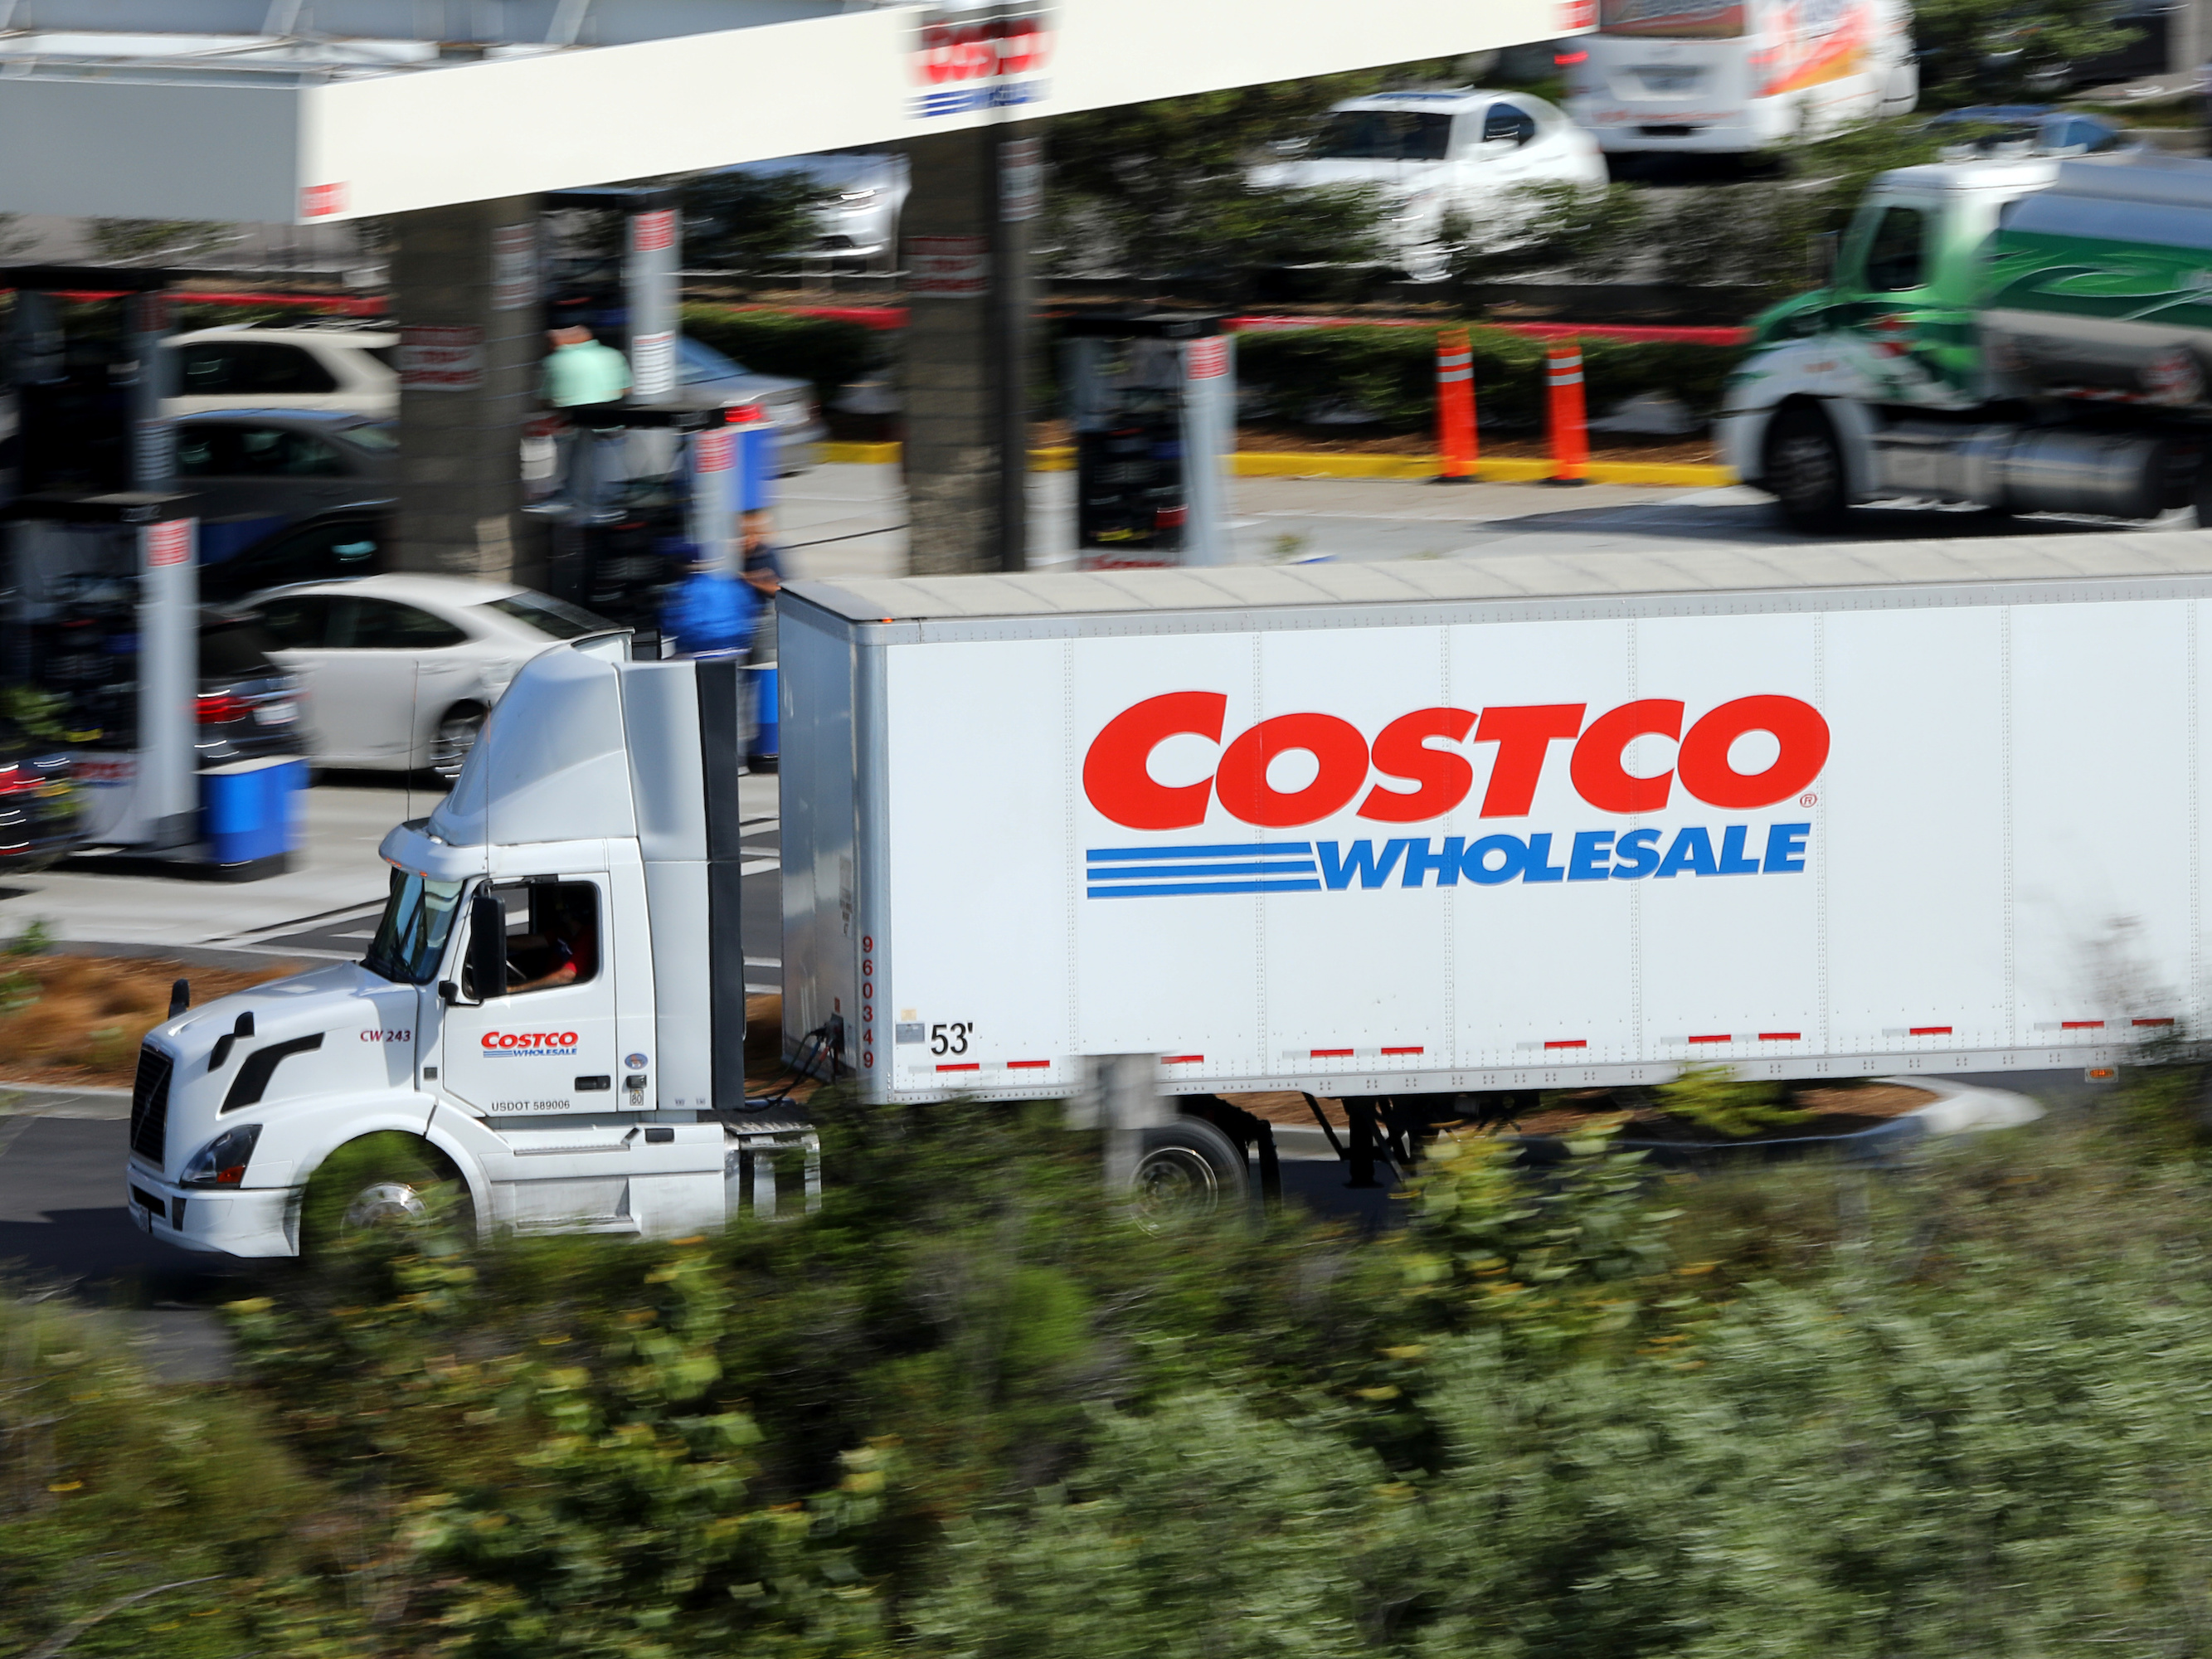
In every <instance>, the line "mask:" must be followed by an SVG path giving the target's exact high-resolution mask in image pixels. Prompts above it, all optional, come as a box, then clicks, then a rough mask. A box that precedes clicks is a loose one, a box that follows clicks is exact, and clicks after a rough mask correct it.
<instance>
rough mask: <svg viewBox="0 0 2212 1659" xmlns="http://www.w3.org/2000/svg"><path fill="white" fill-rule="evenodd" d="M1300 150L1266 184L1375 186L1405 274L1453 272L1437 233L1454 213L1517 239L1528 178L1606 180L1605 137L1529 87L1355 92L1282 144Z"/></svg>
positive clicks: (1537, 181)
mask: <svg viewBox="0 0 2212 1659" xmlns="http://www.w3.org/2000/svg"><path fill="white" fill-rule="evenodd" d="M1277 150H1278V153H1280V154H1288V155H1295V156H1296V158H1297V159H1295V160H1291V161H1279V162H1274V163H1272V164H1270V165H1268V166H1266V167H1255V168H1254V169H1253V170H1252V171H1251V173H1250V174H1249V177H1250V178H1251V180H1252V182H1253V183H1254V184H1255V185H1262V186H1275V187H1281V186H1289V187H1291V188H1294V189H1313V188H1316V187H1318V186H1322V185H1368V186H1370V187H1371V188H1373V189H1375V190H1377V191H1380V192H1381V193H1382V195H1383V200H1384V201H1385V202H1386V203H1388V204H1389V210H1390V217H1389V226H1388V228H1387V234H1388V236H1389V240H1390V243H1391V245H1392V247H1393V250H1394V251H1395V254H1396V256H1397V261H1398V264H1400V266H1401V267H1402V268H1403V269H1404V270H1405V271H1406V274H1407V276H1412V277H1413V279H1414V280H1415V281H1417V282H1428V281H1431V280H1433V279H1435V278H1437V277H1439V276H1443V275H1444V274H1445V271H1446V270H1447V268H1448V265H1449V250H1448V249H1446V248H1445V247H1444V246H1443V245H1442V242H1441V241H1440V240H1439V237H1438V234H1437V233H1438V232H1439V231H1440V230H1441V229H1442V228H1443V221H1444V216H1446V215H1447V214H1454V213H1455V214H1458V215H1460V216H1462V217H1463V218H1465V219H1466V220H1467V221H1468V223H1469V226H1470V228H1472V230H1473V232H1474V236H1475V238H1476V240H1478V241H1480V242H1481V243H1484V244H1486V245H1488V246H1500V245H1504V244H1507V243H1510V242H1511V241H1512V240H1514V239H1515V237H1516V236H1517V235H1518V234H1521V232H1522V229H1523V228H1524V226H1525V224H1526V222H1527V219H1528V213H1529V205H1528V199H1527V198H1526V197H1519V198H1517V199H1516V191H1520V190H1521V189H1522V188H1523V187H1524V186H1527V185H1573V186H1575V187H1576V188H1577V190H1580V191H1601V190H1603V189H1604V188H1605V185H1606V167H1605V158H1604V156H1602V155H1600V154H1599V153H1598V147H1597V142H1596V140H1595V139H1593V138H1592V137H1590V136H1589V134H1588V133H1586V132H1584V131H1583V130H1582V129H1581V128H1580V127H1577V126H1576V125H1574V124H1573V123H1572V122H1571V121H1570V120H1568V119H1567V118H1566V117H1565V115H1563V114H1561V113H1560V112H1559V111H1558V110H1556V109H1554V108H1553V107H1552V106H1551V105H1549V104H1547V103H1546V102H1545V101H1544V100H1542V99H1541V98H1532V97H1530V96H1529V95H1528V94H1527V93H1525V92H1476V91H1457V92H1383V93H1377V94H1375V95H1374V96H1373V97H1370V98H1351V99H1346V100H1345V101H1344V102H1343V103H1340V104H1338V105H1336V106H1334V107H1333V108H1332V109H1331V110H1330V111H1329V113H1328V120H1327V121H1326V122H1325V123H1323V125H1322V129H1321V131H1320V132H1319V133H1318V134H1316V136H1315V137H1313V138H1312V139H1311V140H1310V141H1304V142H1299V141H1292V142H1291V143H1285V144H1282V145H1278V146H1277Z"/></svg>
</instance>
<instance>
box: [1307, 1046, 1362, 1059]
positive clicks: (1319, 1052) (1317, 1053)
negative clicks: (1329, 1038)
mask: <svg viewBox="0 0 2212 1659" xmlns="http://www.w3.org/2000/svg"><path fill="white" fill-rule="evenodd" d="M1312 1057H1313V1058H1314V1059H1316V1060H1350V1059H1351V1058H1352V1050H1351V1049H1349V1048H1316V1049H1315V1050H1313V1054H1312Z"/></svg>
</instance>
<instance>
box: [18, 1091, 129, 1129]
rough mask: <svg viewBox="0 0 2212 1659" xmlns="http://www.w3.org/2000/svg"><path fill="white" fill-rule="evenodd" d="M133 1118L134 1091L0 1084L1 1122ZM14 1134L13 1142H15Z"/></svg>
mask: <svg viewBox="0 0 2212 1659" xmlns="http://www.w3.org/2000/svg"><path fill="white" fill-rule="evenodd" d="M130 1115H131V1091H130V1090H128V1089H104V1088H98V1087H95V1086H93V1085H84V1086H82V1087H79V1088H62V1087H58V1086H57V1085H53V1084H49V1083H7V1082H0V1121H7V1120H9V1119H12V1118H31V1117H57V1118H76V1119H80V1120H82V1119H92V1120H94V1121H103V1122H112V1121H116V1120H118V1119H123V1118H128V1117H129V1116H130ZM13 1138H14V1137H13V1136H12V1135H11V1136H9V1139H13Z"/></svg>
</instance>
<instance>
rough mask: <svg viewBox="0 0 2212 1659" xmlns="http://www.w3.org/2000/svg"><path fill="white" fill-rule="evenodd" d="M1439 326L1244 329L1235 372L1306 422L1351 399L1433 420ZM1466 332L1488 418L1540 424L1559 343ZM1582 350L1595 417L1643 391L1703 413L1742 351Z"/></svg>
mask: <svg viewBox="0 0 2212 1659" xmlns="http://www.w3.org/2000/svg"><path fill="white" fill-rule="evenodd" d="M1437 333H1438V330H1437V329H1431V328H1392V327H1360V326H1358V325H1354V326H1351V327H1345V328H1301V329H1284V330H1280V331H1266V332H1256V333H1249V334H1243V335H1239V336H1238V337H1237V386H1238V388H1239V390H1240V391H1241V392H1243V394H1244V397H1245V405H1246V412H1247V414H1248V415H1250V414H1260V413H1264V414H1265V415H1267V416H1273V417H1274V418H1277V419H1282V420H1299V419H1303V418H1304V416H1306V415H1307V413H1308V411H1309V410H1311V409H1312V408H1313V407H1314V406H1315V405H1316V404H1327V403H1331V402H1348V403H1352V404H1358V405H1359V406H1360V407H1362V408H1364V409H1365V410H1368V411H1369V412H1370V413H1371V414H1373V415H1374V416H1376V417H1377V419H1378V420H1379V421H1380V422H1382V423H1383V425H1385V426H1388V427H1390V428H1395V429H1397V430H1401V431H1405V430H1409V429H1412V428H1416V427H1420V426H1425V425H1426V424H1427V423H1428V422H1430V420H1431V419H1432V418H1433V415H1434V410H1435V409H1436V352H1437ZM1468 340H1469V343H1471V344H1472V345H1473V347H1474V386H1475V408H1476V411H1477V414H1478V416H1479V418H1480V421H1481V423H1482V425H1483V426H1485V427H1486V428H1498V429H1500V430H1507V431H1510V430H1513V429H1516V428H1534V427H1538V426H1541V424H1542V423H1543V418H1544V404H1543V399H1544V370H1543V364H1544V358H1545V355H1546V354H1547V352H1548V351H1549V350H1550V349H1552V344H1553V343H1551V342H1547V341H1544V340H1537V339H1531V338H1529V337H1528V336H1526V335H1522V334H1516V333H1514V332H1513V331H1510V329H1503V328H1470V329H1469V330H1468ZM1582 350H1583V374H1584V376H1585V382H1584V384H1585V388H1586V396H1587V398H1588V402H1589V412H1590V413H1591V414H1592V415H1600V414H1602V413H1604V412H1605V411H1606V410H1609V409H1611V408H1612V407H1613V405H1614V404H1617V403H1620V401H1621V400H1623V399H1624V398H1632V397H1634V396H1636V395H1637V394H1638V393H1639V392H1670V393H1672V394H1673V395H1674V397H1676V398H1680V400H1681V401H1682V403H1683V404H1684V405H1686V407H1687V408H1688V410H1690V413H1691V414H1692V416H1694V417H1696V418H1697V419H1699V420H1701V421H1702V420H1708V419H1710V418H1711V416H1712V415H1713V413H1714V411H1715V410H1717V409H1718V408H1719V407H1720V401H1721V388H1722V386H1723V383H1724V382H1725V381H1726V380H1727V379H1728V375H1729V370H1730V369H1732V368H1735V363H1736V361H1737V359H1738V357H1739V356H1741V351H1740V350H1739V349H1735V348H1732V347H1720V346H1702V345H1673V344H1662V343H1652V342H1646V341H1637V340H1608V339H1596V338H1593V339H1585V340H1584V341H1583V343H1582Z"/></svg>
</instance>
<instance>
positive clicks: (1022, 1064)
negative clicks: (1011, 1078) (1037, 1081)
mask: <svg viewBox="0 0 2212 1659" xmlns="http://www.w3.org/2000/svg"><path fill="white" fill-rule="evenodd" d="M1051 1064H1052V1062H1051V1061H1050V1060H1008V1061H1007V1062H1006V1069H1007V1070H1008V1071H1010V1072H1034V1071H1038V1070H1041V1069H1042V1068H1043V1067H1045V1066H1049V1065H1051Z"/></svg>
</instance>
